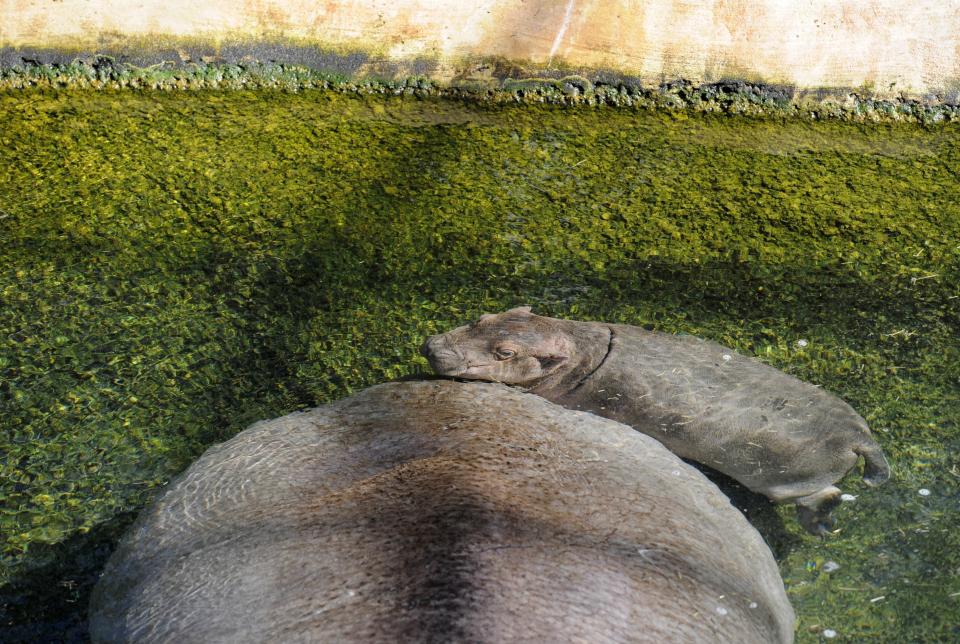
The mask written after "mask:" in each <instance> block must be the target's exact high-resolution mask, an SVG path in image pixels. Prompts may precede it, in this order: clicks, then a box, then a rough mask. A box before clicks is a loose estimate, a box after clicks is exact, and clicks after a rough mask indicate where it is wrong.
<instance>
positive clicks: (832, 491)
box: [797, 485, 840, 537]
mask: <svg viewBox="0 0 960 644" xmlns="http://www.w3.org/2000/svg"><path fill="white" fill-rule="evenodd" d="M839 504H840V489H839V488H837V487H834V486H833V485H831V486H829V487H825V488H823V489H822V490H820V491H819V492H814V493H813V494H810V495H809V496H805V497H802V498H799V499H797V520H798V521H800V525H802V526H803V527H804V528H806V530H807V531H808V532H810V533H812V534H815V535H818V536H821V537H822V536H826V535H827V534H829V533H830V532H832V531H833V526H834V524H835V520H834V518H833V517H832V516H831V515H830V513H831V512H833V509H834V508H835V507H837V505H839Z"/></svg>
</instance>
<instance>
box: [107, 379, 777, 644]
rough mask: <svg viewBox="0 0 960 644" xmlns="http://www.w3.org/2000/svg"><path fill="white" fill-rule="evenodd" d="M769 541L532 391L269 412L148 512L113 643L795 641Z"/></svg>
mask: <svg viewBox="0 0 960 644" xmlns="http://www.w3.org/2000/svg"><path fill="white" fill-rule="evenodd" d="M793 626H794V614H793V610H792V609H791V607H790V604H789V602H788V601H787V598H786V595H785V593H784V590H783V583H782V581H781V579H780V576H779V574H778V571H777V566H776V564H775V562H774V560H773V557H772V556H771V554H770V551H769V549H768V548H767V546H766V545H765V544H764V542H763V540H762V539H761V538H760V535H759V534H758V533H757V532H756V531H755V530H754V529H753V527H751V526H750V524H749V523H748V522H747V521H746V520H745V519H744V518H743V516H742V515H741V514H740V513H739V512H738V511H737V510H736V509H735V508H733V507H732V506H731V505H730V503H729V502H728V501H727V499H726V498H725V497H724V496H723V495H722V494H721V493H720V491H719V490H718V489H717V488H716V487H715V486H714V485H713V484H712V483H711V482H710V481H709V480H707V479H706V478H704V476H703V475H701V474H700V473H699V472H698V471H696V470H695V469H693V468H691V467H689V466H688V465H686V464H685V463H683V461H681V460H680V459H679V458H677V457H676V456H674V455H673V454H671V453H670V452H669V451H667V450H666V449H665V448H663V447H662V446H661V445H660V444H659V443H658V442H657V441H655V440H652V439H650V438H648V437H646V436H643V435H641V434H639V433H637V432H635V431H633V430H632V429H630V428H629V427H626V426H625V425H621V424H619V423H616V422H613V421H611V420H607V419H603V418H600V417H598V416H594V415H592V414H587V413H581V412H575V411H570V410H567V409H563V408H562V407H559V406H557V405H553V404H552V403H549V402H548V401H546V400H543V399H542V398H539V397H536V396H532V395H529V394H524V393H522V392H520V391H518V390H517V389H515V388H509V387H505V386H503V385H498V384H489V383H459V382H454V381H446V380H435V381H420V382H402V383H391V384H385V385H379V386H376V387H372V388H370V389H367V390H365V391H363V392H361V393H358V394H357V395H355V396H353V397H351V398H348V399H345V400H341V401H339V402H336V403H333V404H330V405H327V406H324V407H319V408H317V409H313V410H311V411H306V412H301V413H294V414H291V415H289V416H284V417H282V418H278V419H276V420H271V421H266V422H261V423H257V424H256V425H254V426H252V427H250V428H249V429H247V430H245V431H243V432H241V433H240V434H238V435H237V436H236V437H234V438H233V439H231V440H229V441H227V442H226V443H224V444H222V445H220V446H218V447H214V448H212V449H210V450H208V451H207V452H206V454H204V455H203V456H202V457H201V458H200V459H199V460H198V461H197V462H196V463H195V464H194V465H193V466H191V467H190V468H189V470H187V472H186V473H185V474H183V475H182V476H181V477H180V478H179V479H178V480H176V481H175V482H173V483H172V484H171V485H170V486H169V488H168V489H167V490H166V491H165V492H164V493H163V494H162V495H160V496H159V497H158V499H157V500H156V501H155V502H154V504H153V505H152V506H151V507H149V508H148V509H147V510H145V511H144V512H143V513H142V514H141V516H140V517H139V518H138V520H137V523H136V524H135V525H134V527H133V528H132V529H131V531H130V532H129V533H128V534H127V536H126V537H125V538H124V540H123V541H122V543H121V545H120V547H119V549H118V550H117V552H116V553H115V554H114V555H113V557H112V558H111V560H110V561H109V563H108V565H107V567H106V570H105V572H104V575H103V577H102V579H101V580H100V582H99V584H98V585H97V587H96V589H95V591H94V594H93V598H92V604H91V620H90V628H91V633H92V636H93V639H94V641H99V642H159V641H164V642H168V641H174V642H185V641H195V642H240V641H243V642H254V641H271V642H295V641H299V642H307V641H310V642H391V643H392V642H404V641H407V642H409V641H423V642H426V641H433V642H441V641H443V642H447V641H451V642H458V641H459V642H491V643H493V642H513V641H529V642H533V641H543V642H657V643H660V642H710V643H714V642H731V643H733V642H735V643H737V644H742V643H749V642H755V643H757V644H760V643H763V644H768V643H770V642H789V641H791V640H792V634H793Z"/></svg>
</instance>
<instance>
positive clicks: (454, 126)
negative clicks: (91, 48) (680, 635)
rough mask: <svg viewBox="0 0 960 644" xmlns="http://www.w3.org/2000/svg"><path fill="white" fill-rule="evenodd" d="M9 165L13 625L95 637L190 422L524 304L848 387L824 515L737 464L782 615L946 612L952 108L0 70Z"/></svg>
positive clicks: (2, 426)
mask: <svg viewBox="0 0 960 644" xmlns="http://www.w3.org/2000/svg"><path fill="white" fill-rule="evenodd" d="M0 167H2V168H3V170H2V172H0V260H2V262H0V302H2V307H0V407H2V414H0V432H2V433H0V498H2V500H3V502H2V505H0V532H2V535H3V537H2V539H3V541H2V547H3V554H2V556H3V559H2V569H0V570H2V574H3V577H2V580H3V581H4V582H5V583H6V585H5V586H3V589H2V590H0V596H2V602H3V605H2V609H0V639H17V638H34V637H50V636H52V635H53V634H56V633H60V634H65V635H63V636H64V637H66V638H68V639H70V638H77V639H79V638H82V637H83V634H84V632H85V631H84V625H83V613H84V610H85V602H86V598H87V595H88V593H89V590H90V586H91V584H92V583H93V581H94V580H95V576H96V573H97V572H98V570H99V568H100V567H101V566H102V564H103V562H104V561H105V557H106V556H107V555H108V554H109V551H110V548H111V546H112V543H113V542H114V540H115V539H116V538H117V536H118V535H119V534H120V532H122V530H123V529H124V528H125V527H126V525H127V524H128V523H129V521H130V520H131V518H132V516H133V515H134V513H135V511H136V510H137V509H139V508H140V507H141V506H142V505H143V504H144V503H145V502H146V501H147V500H148V498H149V496H150V494H151V492H152V490H154V489H155V488H156V487H157V486H159V485H161V484H162V483H163V482H164V481H165V480H167V479H168V478H169V477H170V476H171V475H172V474H174V473H176V472H178V471H180V470H181V469H183V468H184V467H185V466H186V465H187V464H188V463H189V462H190V461H191V460H193V459H194V458H195V457H196V456H197V455H199V454H200V453H201V452H202V451H203V450H204V449H205V448H206V447H207V446H209V445H210V444H211V443H213V442H216V441H219V440H222V439H224V438H226V437H228V436H230V435H232V434H234V433H235V432H237V431H239V430H240V429H242V428H243V427H245V426H246V425H248V424H249V423H251V422H253V421H254V420H257V419H261V418H267V417H273V416H277V415H280V414H283V413H286V412H288V411H291V410H293V409H296V408H299V407H304V406H312V405H315V404H318V403H323V402H326V401H329V400H333V399H336V398H339V397H342V396H344V395H346V394H348V393H349V392H351V391H355V390H357V389H360V388H363V387H365V386H367V385H370V384H373V383H376V382H381V381H383V380H386V379H390V378H394V377H397V376H400V375H404V374H408V373H411V372H416V371H418V370H425V365H424V364H423V361H422V358H420V357H419V355H418V354H417V351H416V349H417V346H418V345H419V343H420V341H421V340H422V338H423V337H424V336H426V335H428V334H432V333H436V332H438V331H441V330H446V329H447V328H449V327H451V326H452V325H454V324H457V323H460V322H463V321H465V320H468V319H470V318H473V317H475V316H476V315H478V314H479V313H482V312H488V311H497V310H501V309H504V308H507V307H508V306H510V305H516V304H532V305H533V306H534V307H535V310H536V311H537V312H539V313H544V314H548V315H554V316H560V317H577V318H583V319H602V320H608V321H613V322H624V323H631V324H638V325H646V326H648V327H650V328H656V329H659V330H664V331H671V332H685V333H692V334H696V335H700V336H703V337H708V338H711V339H714V340H717V341H720V342H722V343H725V344H727V345H729V346H732V347H735V348H737V349H738V350H740V351H742V352H744V353H747V354H752V355H756V356H758V357H760V358H761V359H763V360H765V361H767V362H769V363H771V364H773V365H776V366H777V367H780V368H781V369H784V370H786V371H788V372H790V373H792V374H794V375H796V376H798V377H800V378H802V379H805V380H808V381H811V382H815V383H818V384H821V385H822V386H824V387H825V388H827V389H829V390H830V391H833V392H835V393H837V394H839V395H840V396H841V397H843V398H844V399H845V400H847V401H848V402H850V403H851V404H852V405H853V406H854V407H855V408H856V409H857V410H858V411H859V412H860V413H861V414H862V415H863V416H864V417H865V418H866V419H867V420H868V422H869V423H870V424H871V426H872V428H873V429H874V431H875V433H876V434H877V436H878V441H879V442H880V443H881V445H882V446H883V447H884V449H885V450H886V452H887V454H888V456H889V457H890V460H891V463H892V465H893V468H894V477H893V479H892V480H891V481H890V482H889V483H887V484H886V485H885V486H883V487H881V488H878V489H875V490H874V489H867V488H865V486H863V484H862V483H861V482H859V481H858V476H856V475H853V474H852V475H851V476H850V477H848V479H847V480H846V481H845V483H844V491H845V492H848V493H850V494H852V495H855V496H856V497H857V498H856V500H855V501H852V502H849V503H845V504H843V505H842V506H841V507H840V508H839V510H838V511H837V512H836V516H837V519H838V525H839V527H840V530H839V532H838V533H837V534H835V535H833V536H831V537H830V538H828V539H826V540H819V539H816V538H813V537H810V536H808V535H806V534H805V533H803V532H802V531H801V530H800V529H799V527H798V525H797V523H796V521H794V519H793V516H792V510H791V509H790V508H775V507H773V506H771V505H769V504H767V503H766V502H764V501H763V500H762V499H758V498H757V497H755V496H752V495H749V494H747V493H744V492H743V491H742V490H737V489H736V488H735V487H729V486H728V487H727V491H728V492H729V493H730V494H732V495H733V496H734V499H735V502H736V503H737V504H738V505H739V506H740V507H743V508H745V509H746V511H747V515H748V516H749V517H750V518H751V520H753V521H754V523H755V525H757V527H758V528H759V529H760V530H761V532H762V533H763V534H764V536H765V537H766V538H767V540H768V542H769V543H770V545H771V547H772V548H773V550H774V553H775V554H776V556H777V559H778V561H779V562H780V565H781V570H782V573H783V577H784V580H785V583H786V586H787V589H788V592H789V595H790V598H791V601H792V602H793V603H794V606H795V607H796V609H797V613H798V615H799V623H798V631H797V632H798V641H800V642H813V641H819V640H821V639H823V633H824V632H825V631H826V629H830V630H832V631H835V632H836V638H835V639H834V640H833V641H864V640H871V641H889V642H907V641H911V642H912V641H925V642H927V641H956V639H958V638H960V456H958V453H960V427H958V419H960V340H958V337H960V286H958V284H960V206H958V203H960V129H958V128H957V127H954V126H948V127H938V128H933V129H929V130H924V129H920V128H919V127H916V126H894V125H883V126H880V125H876V126H870V127H868V126H857V125H851V124H842V123H820V124H812V123H805V122H799V121H786V122H782V121H772V120H767V121H751V120H745V119H738V118H731V117H712V118H704V117H692V116H690V117H688V116H686V115H685V114H683V113H673V114H660V113H656V114H655V113H649V112H632V111H629V110H614V109H590V108H584V107H581V108H578V109H567V110H564V109H562V108H550V107H544V108H532V107H529V106H528V107H516V108H504V107H501V108H492V107H490V108H483V107H475V106H465V105H462V104H457V103H441V102H425V101H417V100H413V99H406V100H404V99H400V98H396V99H384V98H380V99H362V98H354V97H349V96H345V95H340V94H335V93H303V94H298V95H292V94H282V93H276V94H268V93H260V94H252V93H243V92H224V93H172V94H165V93H160V92H155V93H137V92H133V91H126V92H119V93H109V92H103V93H93V92H90V93H80V92H78V93H70V92H64V93H60V94H52V93H40V92H33V93H31V92H26V93H11V94H3V95H0ZM801 340H803V341H805V342H800V341H801ZM921 490H927V491H929V494H927V495H922V494H921V493H920V491H921ZM831 562H832V563H831ZM835 566H838V567H835ZM831 570H832V571H831Z"/></svg>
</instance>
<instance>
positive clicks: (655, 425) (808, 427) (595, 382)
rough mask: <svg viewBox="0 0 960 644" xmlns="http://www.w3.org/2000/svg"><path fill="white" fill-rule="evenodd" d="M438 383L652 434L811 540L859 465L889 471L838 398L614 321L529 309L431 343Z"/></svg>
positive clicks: (736, 358) (693, 342) (867, 476)
mask: <svg viewBox="0 0 960 644" xmlns="http://www.w3.org/2000/svg"><path fill="white" fill-rule="evenodd" d="M422 353H423V354H424V355H425V356H426V357H427V358H428V359H429V361H430V365H431V366H432V367H433V369H434V371H436V372H437V373H438V374H440V375H444V376H452V377H457V378H467V379H478V380H490V381H497V382H503V383H507V384H511V385H519V386H522V387H524V388H526V389H527V390H528V391H530V392H531V393H535V394H538V395H540V396H543V397H544V398H546V399H547V400H550V401H553V402H555V403H557V404H560V405H563V406H564V407H568V408H570V409H582V410H585V411H590V412H593V413H595V414H598V415H600V416H605V417H607V418H612V419H614V420H618V421H620V422H622V423H626V424H627V425H630V426H631V427H633V428H634V429H637V430H639V431H641V432H643V433H645V434H648V435H650V436H653V437H655V438H656V439H657V440H659V441H660V442H662V443H663V444H664V445H665V446H666V447H667V448H669V449H670V450H671V451H672V452H673V453H674V454H677V455H679V456H682V457H684V458H688V459H691V460H694V461H697V462H699V463H703V464H704V465H707V466H709V467H711V468H713V469H715V470H718V471H720V472H723V473H724V474H726V475H728V476H730V477H732V478H734V479H736V480H738V481H740V482H741V483H743V484H744V485H745V486H746V487H747V488H749V489H751V490H753V491H754V492H758V493H760V494H763V495H765V496H767V497H769V498H770V499H772V500H774V501H776V502H778V503H783V502H789V501H793V502H795V503H796V504H797V510H798V516H799V519H800V522H801V524H802V525H803V526H804V527H805V528H806V529H807V530H809V531H810V532H812V533H814V534H824V533H826V532H828V531H829V529H830V528H832V526H833V518H832V517H831V516H830V510H831V509H832V508H833V507H834V506H835V505H836V504H837V502H839V500H840V490H839V489H838V488H837V487H836V486H835V485H834V483H836V482H837V481H839V480H840V479H841V478H843V476H844V475H845V474H846V473H847V472H848V471H850V469H851V468H853V467H854V466H855V465H856V463H857V458H858V457H859V456H862V457H863V459H864V470H863V475H864V480H865V481H866V483H867V484H869V485H878V484H880V483H882V482H883V481H885V480H887V478H888V477H889V475H890V468H889V466H888V465H887V461H886V459H885V458H884V456H883V452H882V451H881V449H880V447H879V446H878V445H877V443H876V442H874V440H873V438H872V437H871V436H870V430H869V429H868V428H867V423H866V422H865V421H864V420H863V418H861V417H860V415H859V414H857V412H855V411H854V410H853V409H852V408H851V407H850V405H848V404H847V403H845V402H843V401H842V400H840V399H839V398H837V397H836V396H834V395H832V394H830V393H828V392H826V391H824V390H823V389H820V388H819V387H816V386H814V385H811V384H809V383H806V382H803V381H801V380H798V379H797V378H794V377H793V376H790V375H788V374H786V373H783V372H782V371H779V370H777V369H775V368H773V367H771V366H769V365H766V364H764V363H762V362H760V361H759V360H756V359H753V358H748V357H745V356H742V355H739V354H737V353H736V352H734V351H733V350H731V349H728V348H727V347H724V346H721V345H719V344H716V343H715V342H709V341H706V340H702V339H699V338H696V337H693V336H688V335H671V334H666V333H657V332H653V331H647V330H645V329H641V328H639V327H635V326H628V325H623V324H604V323H600V322H578V321H574V320H558V319H554V318H548V317H542V316H539V315H534V314H533V313H531V311H530V308H529V307H520V308H515V309H511V310H510V311H507V312H506V313H502V314H499V315H494V314H491V315H484V316H482V317H481V318H480V319H479V320H478V321H476V322H474V323H473V324H470V325H468V326H462V327H459V328H456V329H454V330H453V331H450V332H449V333H444V334H443V335H436V336H433V337H431V338H429V339H428V340H427V341H426V343H425V344H424V345H423V348H422Z"/></svg>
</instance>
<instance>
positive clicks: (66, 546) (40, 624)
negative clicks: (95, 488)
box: [0, 512, 136, 644]
mask: <svg viewBox="0 0 960 644" xmlns="http://www.w3.org/2000/svg"><path fill="white" fill-rule="evenodd" d="M135 517H136V513H135V512H126V513H123V514H118V515H116V516H114V517H113V518H112V519H111V520H110V521H108V522H105V523H102V524H100V525H99V526H97V527H96V528H94V529H93V530H91V531H90V532H88V533H87V534H75V535H74V536H73V537H71V538H69V539H67V540H66V541H64V542H62V543H58V544H56V545H34V546H32V547H31V551H32V552H33V553H34V556H35V558H36V559H37V560H38V561H41V562H43V563H42V564H40V565H39V566H38V567H35V568H30V569H28V570H25V571H23V572H21V573H20V574H19V575H17V576H16V577H14V579H13V580H12V581H11V583H9V584H7V585H5V586H3V587H0V642H5V643H11V644H12V643H14V642H17V643H19V642H23V643H27V642H30V643H35V642H44V643H46V642H50V643H53V642H65V643H70V644H73V643H79V642H87V641H89V638H90V637H89V632H88V628H87V602H88V601H89V599H90V593H91V592H92V591H93V587H94V585H95V584H96V583H97V580H98V579H99V578H100V572H101V571H102V570H103V567H104V565H106V563H107V559H109V557H110V554H111V553H112V552H113V550H114V548H115V547H116V544H117V542H118V541H119V539H120V536H121V535H122V534H123V532H124V531H125V530H126V529H127V528H128V527H129V526H130V525H131V524H132V523H133V520H134V518H135ZM38 580H39V583H38Z"/></svg>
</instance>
